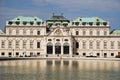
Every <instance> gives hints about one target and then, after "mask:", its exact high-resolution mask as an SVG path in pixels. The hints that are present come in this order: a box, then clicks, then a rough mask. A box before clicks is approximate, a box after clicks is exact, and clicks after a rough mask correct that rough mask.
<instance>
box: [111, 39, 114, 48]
mask: <svg viewBox="0 0 120 80" xmlns="http://www.w3.org/2000/svg"><path fill="white" fill-rule="evenodd" d="M111 49H114V42H113V41H112V42H111Z"/></svg>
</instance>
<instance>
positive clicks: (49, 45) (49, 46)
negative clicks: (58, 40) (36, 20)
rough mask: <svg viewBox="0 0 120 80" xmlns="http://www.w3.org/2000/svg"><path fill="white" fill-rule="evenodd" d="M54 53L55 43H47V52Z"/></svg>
mask: <svg viewBox="0 0 120 80" xmlns="http://www.w3.org/2000/svg"><path fill="white" fill-rule="evenodd" d="M52 53H53V44H52V43H48V44H47V54H52Z"/></svg>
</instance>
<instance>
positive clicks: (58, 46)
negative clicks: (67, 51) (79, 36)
mask: <svg viewBox="0 0 120 80" xmlns="http://www.w3.org/2000/svg"><path fill="white" fill-rule="evenodd" d="M55 54H61V44H60V43H56V44H55Z"/></svg>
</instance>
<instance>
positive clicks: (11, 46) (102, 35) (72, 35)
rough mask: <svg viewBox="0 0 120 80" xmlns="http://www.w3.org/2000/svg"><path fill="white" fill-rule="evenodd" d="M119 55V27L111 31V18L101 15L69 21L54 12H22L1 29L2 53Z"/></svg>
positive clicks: (0, 46) (31, 55)
mask: <svg viewBox="0 0 120 80" xmlns="http://www.w3.org/2000/svg"><path fill="white" fill-rule="evenodd" d="M119 56H120V30H113V31H112V32H110V25H109V22H107V21H104V20H103V19H101V18H98V17H91V18H84V17H78V18H77V19H75V20H73V21H69V20H68V19H66V18H65V17H64V16H62V15H61V16H56V15H53V16H52V17H51V18H50V19H48V20H46V21H42V20H41V19H40V18H38V17H23V16H19V17H16V18H14V19H12V20H9V21H6V27H5V31H4V32H3V31H1V30H0V57H2V58H6V57H11V58H16V57H18V58H19V57H25V58H27V57H29V58H31V57H38V58H39V57H43V58H46V57H86V58H87V57H100V58H106V57H108V58H115V57H119Z"/></svg>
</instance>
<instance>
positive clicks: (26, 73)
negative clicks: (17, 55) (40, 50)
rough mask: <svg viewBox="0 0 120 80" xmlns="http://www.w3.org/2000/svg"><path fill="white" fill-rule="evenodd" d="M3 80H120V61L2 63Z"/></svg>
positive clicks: (21, 61)
mask: <svg viewBox="0 0 120 80" xmlns="http://www.w3.org/2000/svg"><path fill="white" fill-rule="evenodd" d="M0 79H1V80H120V61H103V60H97V61H95V60H74V61H73V60H15V61H14V60H11V61H0Z"/></svg>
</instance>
